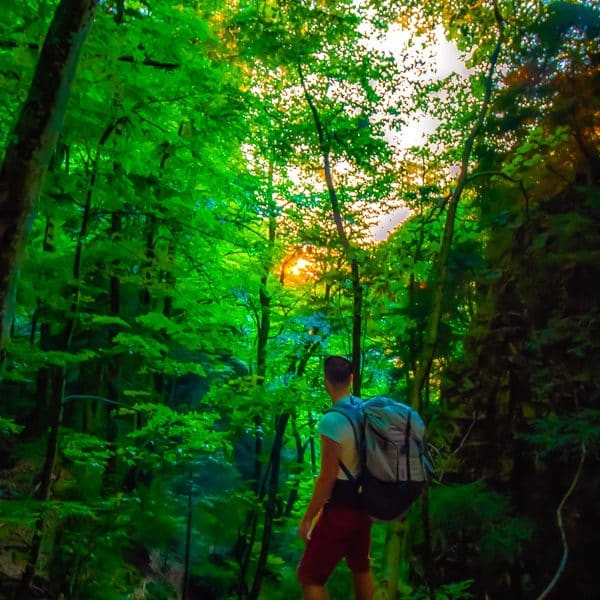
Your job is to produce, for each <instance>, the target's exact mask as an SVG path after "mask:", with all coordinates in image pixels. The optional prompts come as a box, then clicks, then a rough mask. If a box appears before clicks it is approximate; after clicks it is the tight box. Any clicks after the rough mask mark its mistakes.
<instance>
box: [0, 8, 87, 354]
mask: <svg viewBox="0 0 600 600" xmlns="http://www.w3.org/2000/svg"><path fill="white" fill-rule="evenodd" d="M95 8H96V2H95V0H62V1H61V2H60V3H59V5H58V6H57V9H56V13H55V15H54V18H53V20H52V23H51V25H50V28H49V30H48V34H47V36H46V40H45V42H44V46H43V47H42V50H41V53H40V58H39V61H38V64H37V67H36V70H35V74H34V76H33V80H32V82H31V86H30V88H29V93H28V96H27V99H26V100H25V103H24V105H23V107H22V109H21V113H20V115H19V118H18V120H17V123H16V125H15V127H14V130H13V133H12V134H11V136H10V138H9V139H10V143H9V146H8V148H7V149H6V152H5V155H4V160H3V162H2V167H1V168H0V247H1V248H2V253H1V254H0V310H1V313H2V314H1V318H0V362H2V361H3V360H4V354H5V348H6V344H7V341H8V338H9V335H10V328H11V326H12V319H13V316H14V302H15V298H14V297H15V293H16V277H17V274H18V269H19V263H20V257H21V255H22V252H23V246H24V243H25V241H26V239H27V235H28V233H29V231H30V229H31V223H32V220H33V217H34V213H35V209H36V205H37V201H38V196H39V192H40V187H41V184H42V181H43V178H44V175H45V173H46V170H47V168H48V164H49V162H50V157H51V155H52V152H53V151H54V146H55V144H56V140H57V138H58V135H59V132H60V129H61V125H62V122H63V119H64V115H65V111H66V108H67V101H68V99H69V94H70V87H71V84H72V81H73V77H74V75H75V71H76V69H77V63H78V61H79V56H80V54H81V50H82V48H83V44H84V42H85V39H86V37H87V34H88V32H89V28H90V26H91V23H92V20H93V17H94V11H95Z"/></svg>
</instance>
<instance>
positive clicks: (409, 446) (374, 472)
mask: <svg viewBox="0 0 600 600" xmlns="http://www.w3.org/2000/svg"><path fill="white" fill-rule="evenodd" d="M327 412H338V413H340V414H342V415H344V416H345V417H346V418H347V419H348V420H349V421H350V424H351V425H352V429H353V431H354V437H355V440H356V447H357V448H358V453H359V456H360V465H361V470H360V474H359V476H358V478H355V477H353V476H352V474H351V473H350V471H349V470H348V469H347V468H346V466H345V465H344V464H343V463H342V462H341V461H340V468H341V469H342V471H343V472H344V474H345V475H346V477H347V478H348V479H349V480H351V481H354V482H356V484H357V486H358V493H359V500H360V505H361V506H362V508H363V509H364V510H365V511H366V512H367V513H368V514H369V516H371V517H372V518H373V519H376V520H382V521H389V520H393V519H396V518H399V517H402V516H404V513H406V511H407V510H408V509H409V507H410V506H411V505H412V503H413V502H414V501H415V500H416V499H417V498H418V497H419V496H420V495H421V493H422V492H423V490H424V489H425V485H426V484H427V481H428V480H429V473H430V472H431V470H432V469H431V463H430V461H429V460H428V458H427V456H426V450H425V442H424V435H425V424H424V423H423V420H422V419H421V417H420V416H419V415H418V413H417V411H415V410H413V409H412V408H411V407H410V406H407V405H406V404H402V403H401V402H397V401H396V400H393V399H391V398H386V397H383V396H377V397H375V398H371V399H369V400H364V401H362V402H361V403H360V404H359V405H358V406H356V407H347V406H343V407H336V406H334V407H332V408H330V409H329V410H328V411H327Z"/></svg>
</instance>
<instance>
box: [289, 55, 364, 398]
mask: <svg viewBox="0 0 600 600" xmlns="http://www.w3.org/2000/svg"><path fill="white" fill-rule="evenodd" d="M298 75H299V76H300V83H301V84H302V89H303V90H304V97H305V99H306V102H307V103H308V106H309V108H310V112H311V114H312V117H313V121H314V123H315V129H316V130H317V135H318V138H319V146H320V150H321V153H322V156H323V170H324V172H325V182H326V184H327V192H328V194H329V201H330V203H331V210H332V212H333V220H334V222H335V226H336V229H337V232H338V235H339V238H340V242H341V243H342V247H343V248H344V252H345V253H346V258H347V260H348V261H349V262H350V269H351V274H352V277H351V279H352V302H353V304H352V371H353V374H354V378H353V380H352V391H353V392H354V394H355V395H356V396H360V392H361V383H362V373H361V366H362V360H361V348H362V344H361V338H362V304H363V292H362V285H361V282H360V266H359V263H358V257H357V255H356V249H355V248H353V247H352V245H351V244H350V240H349V239H348V235H347V233H346V229H345V228H344V222H343V220H342V215H341V212H340V204H339V201H338V197H337V192H336V189H335V184H334V182H333V175H332V173H331V162H330V161H331V156H330V151H329V150H330V147H329V142H328V140H327V135H326V132H325V128H324V126H323V123H322V121H321V117H320V115H319V111H318V110H317V107H316V106H315V103H314V100H313V98H312V96H311V95H310V92H309V91H308V87H307V85H306V81H305V79H304V73H303V72H302V66H301V65H300V63H298Z"/></svg>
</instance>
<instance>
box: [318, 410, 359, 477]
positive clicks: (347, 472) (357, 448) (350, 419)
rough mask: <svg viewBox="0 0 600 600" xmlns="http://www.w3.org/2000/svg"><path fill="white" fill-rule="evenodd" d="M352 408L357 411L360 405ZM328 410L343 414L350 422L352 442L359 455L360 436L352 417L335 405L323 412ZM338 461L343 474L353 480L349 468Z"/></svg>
mask: <svg viewBox="0 0 600 600" xmlns="http://www.w3.org/2000/svg"><path fill="white" fill-rule="evenodd" d="M352 410H356V411H357V412H359V411H360V410H361V409H360V407H358V406H357V407H356V408H355V409H354V408H353V409H352ZM330 412H335V413H338V414H340V415H344V417H346V419H348V422H349V423H350V426H351V427H352V433H353V434H354V442H355V443H356V451H357V452H358V455H359V457H360V455H361V451H360V448H361V443H360V438H359V434H358V431H357V430H356V424H355V423H354V420H353V419H352V417H351V416H350V415H349V414H348V412H349V411H347V410H344V409H342V408H336V407H335V406H333V407H331V408H329V409H328V410H326V411H325V414H327V413H330ZM359 419H360V417H359ZM338 463H339V465H340V469H342V471H343V472H344V475H345V476H346V477H347V478H348V479H349V480H350V481H354V480H355V479H356V477H354V476H353V475H352V473H350V470H349V469H348V467H346V465H345V464H344V463H343V462H342V461H341V460H339V461H338Z"/></svg>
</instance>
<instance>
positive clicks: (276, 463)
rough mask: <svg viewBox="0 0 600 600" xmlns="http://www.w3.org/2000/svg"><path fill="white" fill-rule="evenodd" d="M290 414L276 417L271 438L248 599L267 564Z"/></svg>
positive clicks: (255, 596)
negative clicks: (264, 499) (268, 473)
mask: <svg viewBox="0 0 600 600" xmlns="http://www.w3.org/2000/svg"><path fill="white" fill-rule="evenodd" d="M289 418H290V415H289V414H288V413H286V414H282V415H280V416H279V417H278V418H277V425H276V428H275V439H274V440H273V447H272V450H271V455H272V457H273V459H272V463H271V477H270V481H269V493H268V496H267V503H266V507H265V508H266V510H265V522H264V525H263V535H262V543H261V547H260V554H259V556H258V563H257V565H256V571H255V574H254V581H253V582H252V588H251V589H250V594H249V596H248V598H249V599H250V600H257V599H258V598H259V594H260V588H261V586H262V581H263V578H264V576H265V569H266V566H267V558H268V556H269V547H270V542H271V532H272V531H273V519H274V518H275V516H276V512H277V493H278V491H279V467H280V464H281V450H282V449H283V436H284V434H285V429H286V427H287V424H288V420H289Z"/></svg>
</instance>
